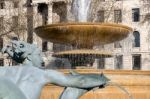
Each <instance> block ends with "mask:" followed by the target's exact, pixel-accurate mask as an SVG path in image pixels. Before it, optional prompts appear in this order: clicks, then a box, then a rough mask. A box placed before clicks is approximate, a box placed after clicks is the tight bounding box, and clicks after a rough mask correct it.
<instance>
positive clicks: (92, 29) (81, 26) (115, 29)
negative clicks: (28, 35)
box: [35, 23, 132, 49]
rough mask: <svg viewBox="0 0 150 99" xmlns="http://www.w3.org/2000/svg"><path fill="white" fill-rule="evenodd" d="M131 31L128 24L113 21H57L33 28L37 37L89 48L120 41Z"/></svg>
mask: <svg viewBox="0 0 150 99" xmlns="http://www.w3.org/2000/svg"><path fill="white" fill-rule="evenodd" d="M131 31H132V29H131V28H130V27H128V26H125V25H121V24H114V23H113V24H112V23H59V24H50V25H45V26H40V27H37V28H36V29H35V32H36V34H37V35H38V36H39V37H41V38H43V39H46V40H48V41H50V42H53V43H60V44H61V43H62V44H70V45H72V46H75V47H78V48H90V49H91V48H92V47H93V46H94V45H99V44H108V43H112V42H115V41H120V40H122V39H124V38H126V37H127V36H128V34H129V33H130V32H131Z"/></svg>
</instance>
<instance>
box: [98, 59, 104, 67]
mask: <svg viewBox="0 0 150 99" xmlns="http://www.w3.org/2000/svg"><path fill="white" fill-rule="evenodd" d="M99 69H105V59H104V58H100V59H99Z"/></svg>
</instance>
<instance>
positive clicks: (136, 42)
mask: <svg viewBox="0 0 150 99" xmlns="http://www.w3.org/2000/svg"><path fill="white" fill-rule="evenodd" d="M133 36H134V42H133V47H140V33H139V32H138V31H134V32H133Z"/></svg>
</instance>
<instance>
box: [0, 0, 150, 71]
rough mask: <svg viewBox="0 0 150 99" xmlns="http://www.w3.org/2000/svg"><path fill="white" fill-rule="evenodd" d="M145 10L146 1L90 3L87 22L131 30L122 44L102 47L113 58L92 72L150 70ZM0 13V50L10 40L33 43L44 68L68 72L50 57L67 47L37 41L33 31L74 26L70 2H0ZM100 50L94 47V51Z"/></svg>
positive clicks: (149, 19) (0, 61)
mask: <svg viewBox="0 0 150 99" xmlns="http://www.w3.org/2000/svg"><path fill="white" fill-rule="evenodd" d="M149 6H150V2H149V0H132V1H131V0H92V2H91V7H90V11H89V12H90V14H89V18H88V21H89V22H109V23H111V22H113V23H114V22H115V23H121V24H124V25H127V26H129V27H132V28H133V33H131V34H130V35H129V37H128V38H126V39H125V40H123V41H121V42H115V43H112V44H108V45H104V46H103V49H105V50H111V51H112V52H113V53H114V56H113V57H111V58H107V59H97V60H96V61H95V62H94V64H93V68H97V69H125V70H150V34H149V33H150V26H149V24H150V7H149ZM0 12H2V13H0V22H1V25H0V29H1V34H2V36H1V40H0V47H1V48H2V47H3V46H5V44H7V43H8V42H9V40H11V39H20V40H24V41H27V42H29V43H35V44H37V45H38V46H39V47H40V49H41V50H42V52H43V59H44V61H45V65H46V66H47V67H48V68H55V67H56V68H71V66H70V64H69V63H68V62H66V61H67V60H63V61H62V60H61V59H55V58H52V57H51V55H52V53H53V52H57V51H60V50H67V49H69V47H68V46H64V45H60V44H52V43H50V42H47V41H45V40H42V39H40V38H39V37H37V36H36V35H35V33H34V28H35V27H37V26H41V25H46V24H52V23H60V22H74V21H75V18H74V15H73V13H72V0H2V1H1V2H0ZM3 34H4V35H3ZM5 34H7V35H5ZM100 48H101V47H100V46H97V47H95V49H96V50H99V49H100ZM0 57H1V58H0V65H10V64H15V63H14V62H13V61H12V60H11V59H9V57H8V56H3V55H0ZM48 65H49V66H48Z"/></svg>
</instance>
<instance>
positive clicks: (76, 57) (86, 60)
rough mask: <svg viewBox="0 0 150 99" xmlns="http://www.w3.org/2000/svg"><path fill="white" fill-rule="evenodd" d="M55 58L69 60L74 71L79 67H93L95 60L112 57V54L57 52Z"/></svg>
mask: <svg viewBox="0 0 150 99" xmlns="http://www.w3.org/2000/svg"><path fill="white" fill-rule="evenodd" d="M53 56H54V57H57V58H67V59H68V60H69V61H70V63H71V65H72V69H75V68H76V67H77V66H79V67H81V66H88V65H90V66H91V65H92V64H93V63H94V61H95V59H101V58H107V57H111V56H112V52H109V51H104V50H103V51H101V50H88V49H80V50H69V51H61V52H57V53H54V54H53Z"/></svg>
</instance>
